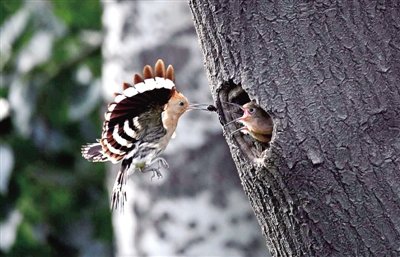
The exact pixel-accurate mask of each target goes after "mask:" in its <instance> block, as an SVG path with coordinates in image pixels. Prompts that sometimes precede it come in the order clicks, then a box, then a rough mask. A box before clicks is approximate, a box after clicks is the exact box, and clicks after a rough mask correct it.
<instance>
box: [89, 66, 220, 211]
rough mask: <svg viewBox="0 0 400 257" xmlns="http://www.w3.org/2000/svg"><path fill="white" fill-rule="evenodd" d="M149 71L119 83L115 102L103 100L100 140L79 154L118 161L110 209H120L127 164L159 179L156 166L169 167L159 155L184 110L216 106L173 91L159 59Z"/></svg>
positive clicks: (171, 71)
mask: <svg viewBox="0 0 400 257" xmlns="http://www.w3.org/2000/svg"><path fill="white" fill-rule="evenodd" d="M154 74H155V76H154ZM154 74H153V69H152V68H151V67H150V66H149V65H147V66H145V67H144V69H143V77H142V76H140V75H139V74H135V75H134V79H133V84H134V85H133V86H131V85H130V84H128V83H124V84H123V92H122V94H118V93H117V94H115V99H114V102H111V103H110V104H108V111H107V112H106V113H105V121H104V124H103V133H102V136H101V139H100V140H97V141H98V142H97V143H93V144H87V145H84V146H82V156H83V157H84V158H85V159H87V160H88V161H93V162H105V161H111V162H112V163H118V162H120V161H121V168H120V169H119V172H118V175H117V178H116V180H115V183H114V188H113V193H112V196H111V206H110V208H111V209H118V207H120V209H121V210H122V209H123V207H124V203H125V201H126V192H125V184H126V181H127V176H128V174H127V172H128V170H129V169H130V168H133V172H134V171H135V170H136V169H138V170H140V171H142V172H148V171H151V172H154V175H153V176H155V175H157V177H158V178H161V177H162V174H161V172H160V168H161V165H163V166H164V167H165V168H168V163H167V161H166V160H165V159H164V158H161V157H159V156H160V154H161V153H162V152H163V151H164V150H165V149H166V147H167V145H168V142H169V140H170V139H171V137H172V136H173V134H174V132H175V129H176V126H177V125H178V120H179V117H180V116H181V115H182V114H183V113H185V112H186V111H189V110H192V109H201V110H208V111H213V110H214V109H215V107H213V106H211V105H208V106H207V105H199V104H189V103H188V100H187V99H186V97H185V96H184V95H182V94H181V93H179V92H178V91H177V90H176V87H175V74H174V69H173V67H172V66H171V65H169V66H168V68H167V70H165V66H164V62H163V61H162V60H158V61H157V63H156V65H155V72H154ZM162 114H163V115H162ZM162 116H163V117H162ZM154 163H158V167H150V166H151V165H152V164H154ZM133 172H132V173H133Z"/></svg>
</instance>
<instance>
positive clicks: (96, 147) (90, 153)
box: [81, 143, 109, 162]
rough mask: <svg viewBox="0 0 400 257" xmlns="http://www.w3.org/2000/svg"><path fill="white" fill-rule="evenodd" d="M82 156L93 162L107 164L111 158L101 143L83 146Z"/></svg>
mask: <svg viewBox="0 0 400 257" xmlns="http://www.w3.org/2000/svg"><path fill="white" fill-rule="evenodd" d="M81 152H82V156H83V158H85V159H86V160H88V161H91V162H105V161H108V160H109V158H108V157H107V156H106V155H105V154H104V152H103V148H102V146H101V144H100V143H93V144H87V145H83V146H82V148H81Z"/></svg>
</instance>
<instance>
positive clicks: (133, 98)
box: [100, 60, 175, 163]
mask: <svg viewBox="0 0 400 257" xmlns="http://www.w3.org/2000/svg"><path fill="white" fill-rule="evenodd" d="M143 77H144V79H143V78H142V77H141V76H140V75H138V74H135V76H134V86H131V85H129V84H127V83H124V86H123V88H124V91H123V92H122V94H117V95H116V97H115V99H114V102H112V103H110V104H109V105H108V111H107V112H106V113H105V121H104V124H103V133H102V138H101V140H100V143H101V146H102V150H103V151H102V154H103V155H104V157H106V158H108V159H109V160H110V161H112V162H113V163H116V162H118V161H120V160H122V159H123V158H124V157H125V156H126V155H127V154H128V153H129V152H130V151H134V150H135V147H137V144H135V143H136V142H138V141H143V140H144V139H145V140H153V141H155V142H157V141H158V140H159V139H160V138H161V137H163V136H164V135H165V134H166V130H165V128H164V126H163V123H162V118H161V113H162V112H163V111H164V108H165V106H166V104H167V103H168V101H169V99H170V98H171V96H172V95H173V94H174V92H175V84H174V82H173V81H174V72H173V69H172V66H169V67H168V70H167V72H165V68H164V63H163V62H162V61H161V60H159V61H158V62H157V64H156V67H155V76H153V71H152V69H151V67H150V66H146V67H145V68H144V70H143ZM160 132H161V133H160ZM152 134H153V135H152Z"/></svg>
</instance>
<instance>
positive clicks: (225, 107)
mask: <svg viewBox="0 0 400 257" xmlns="http://www.w3.org/2000/svg"><path fill="white" fill-rule="evenodd" d="M251 100H252V99H250V97H249V95H248V94H247V93H246V91H245V90H244V89H243V88H242V86H241V84H235V83H233V81H232V80H229V81H226V82H224V83H223V84H222V86H221V89H220V91H219V92H218V101H217V103H216V104H217V108H218V110H219V115H220V122H221V124H222V126H223V127H224V131H225V133H226V135H227V136H228V137H231V138H232V140H233V141H235V142H236V143H237V146H238V147H239V149H240V150H241V152H242V153H243V154H244V155H245V156H246V157H247V158H248V159H250V160H253V159H254V158H260V157H261V155H262V153H263V152H264V151H265V150H266V149H268V148H269V143H263V142H260V141H258V140H256V139H254V138H253V137H251V136H250V135H248V134H243V133H241V132H239V131H237V132H235V131H236V130H238V129H240V128H241V127H243V125H242V124H240V123H238V122H234V123H232V124H230V125H228V126H225V124H227V123H229V122H231V121H233V120H235V119H237V118H239V117H241V116H242V115H243V111H242V110H241V109H240V108H239V107H235V106H233V105H230V104H227V103H234V104H238V105H241V106H243V105H244V104H246V103H248V102H250V101H251ZM233 132H235V133H233Z"/></svg>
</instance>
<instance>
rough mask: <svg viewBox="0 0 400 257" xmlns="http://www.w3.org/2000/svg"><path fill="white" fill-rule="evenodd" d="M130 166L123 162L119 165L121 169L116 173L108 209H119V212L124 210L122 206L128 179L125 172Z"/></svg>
mask: <svg viewBox="0 0 400 257" xmlns="http://www.w3.org/2000/svg"><path fill="white" fill-rule="evenodd" d="M129 166H130V164H129V163H128V162H127V161H126V160H123V161H122V164H121V168H120V170H119V171H118V174H117V178H116V179H115V183H114V187H113V191H112V195H111V203H110V209H111V210H117V209H119V210H120V211H121V212H123V210H124V204H125V201H126V200H127V198H126V191H125V185H126V181H127V179H128V174H127V171H128V170H129Z"/></svg>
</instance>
